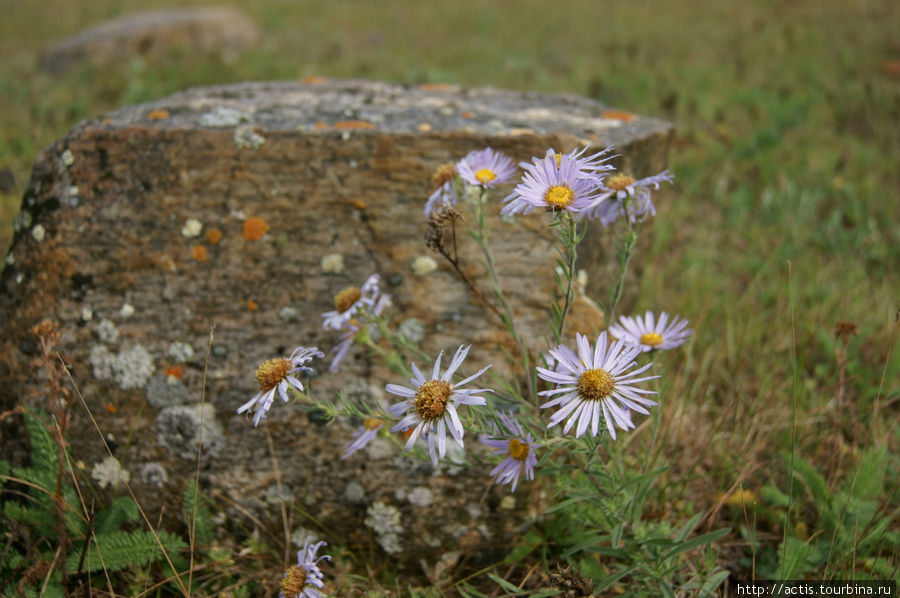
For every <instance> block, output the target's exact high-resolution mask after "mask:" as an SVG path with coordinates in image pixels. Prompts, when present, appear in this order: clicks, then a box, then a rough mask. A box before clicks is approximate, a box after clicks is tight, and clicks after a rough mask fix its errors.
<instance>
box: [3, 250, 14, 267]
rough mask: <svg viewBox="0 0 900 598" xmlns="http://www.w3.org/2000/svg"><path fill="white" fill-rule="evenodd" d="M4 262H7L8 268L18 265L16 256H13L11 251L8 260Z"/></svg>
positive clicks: (7, 255) (7, 256)
mask: <svg viewBox="0 0 900 598" xmlns="http://www.w3.org/2000/svg"><path fill="white" fill-rule="evenodd" d="M4 261H5V262H6V265H7V266H12V265H13V264H15V263H16V256H15V254H13V252H12V251H10V252H9V253H7V254H6V260H4Z"/></svg>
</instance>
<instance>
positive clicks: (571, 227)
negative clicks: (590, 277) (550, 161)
mask: <svg viewBox="0 0 900 598" xmlns="http://www.w3.org/2000/svg"><path fill="white" fill-rule="evenodd" d="M562 221H565V222H564V224H565V225H566V226H565V228H563V229H562V230H561V231H560V235H559V236H560V241H561V242H562V244H563V247H564V248H565V252H566V267H565V271H564V272H563V275H564V276H565V278H566V290H565V292H564V293H563V306H562V309H561V310H560V312H559V316H558V317H557V322H556V329H555V330H553V337H554V338H555V339H556V342H557V343H560V342H562V333H563V327H564V326H565V324H566V314H568V312H569V308H570V307H571V306H572V301H573V299H574V297H573V295H574V285H573V282H574V280H575V262H576V260H577V259H578V241H579V240H580V239H579V237H578V223H577V222H576V221H575V217H574V216H572V213H571V212H569V211H566V210H564V211H562V212H560V213H559V214H558V215H557V217H556V218H555V219H554V225H556V226H560V225H561V224H562V223H563V222H562Z"/></svg>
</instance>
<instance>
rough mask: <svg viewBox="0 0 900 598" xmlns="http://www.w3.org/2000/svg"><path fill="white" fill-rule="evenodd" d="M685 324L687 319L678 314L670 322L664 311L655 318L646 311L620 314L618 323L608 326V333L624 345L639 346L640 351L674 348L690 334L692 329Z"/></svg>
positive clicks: (651, 313)
mask: <svg viewBox="0 0 900 598" xmlns="http://www.w3.org/2000/svg"><path fill="white" fill-rule="evenodd" d="M667 324H668V326H667ZM687 325H688V321H687V320H683V319H682V320H679V317H678V316H675V319H673V320H672V322H671V323H670V322H669V314H667V313H666V312H662V313H661V314H660V315H659V320H656V319H655V318H654V316H653V312H652V311H648V312H647V313H646V314H645V315H644V316H637V317H634V318H632V317H628V316H620V317H619V323H618V324H613V325H612V326H610V327H609V333H610V334H611V335H612V336H613V337H614V338H617V339H619V340H620V341H622V342H623V343H625V344H626V345H636V346H639V347H640V348H641V350H642V351H650V350H652V349H674V348H675V347H677V346H678V345H681V344H683V343H684V342H686V341H687V340H688V338H689V337H690V336H691V333H692V332H693V330H691V329H690V328H688V327H687Z"/></svg>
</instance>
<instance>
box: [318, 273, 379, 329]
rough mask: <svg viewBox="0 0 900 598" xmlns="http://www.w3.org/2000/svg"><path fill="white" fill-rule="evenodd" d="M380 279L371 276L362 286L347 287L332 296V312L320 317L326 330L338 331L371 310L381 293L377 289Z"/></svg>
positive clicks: (376, 276)
mask: <svg viewBox="0 0 900 598" xmlns="http://www.w3.org/2000/svg"><path fill="white" fill-rule="evenodd" d="M379 280H380V277H379V276H378V275H377V274H373V275H372V276H370V277H369V278H368V279H366V282H365V283H364V284H363V286H362V287H361V288H360V287H347V288H345V289H344V290H342V291H341V292H339V293H338V294H337V295H335V296H334V310H333V311H329V312H325V313H324V314H322V317H323V318H325V322H324V323H323V324H322V327H323V328H325V329H326V330H340V329H341V328H343V327H344V325H345V324H346V323H347V322H349V321H350V320H352V319H353V318H356V317H358V316H359V315H360V313H362V312H364V311H365V310H367V309H373V308H374V307H375V305H376V304H377V302H378V301H379V296H380V295H381V291H380V290H379V289H378V282H379Z"/></svg>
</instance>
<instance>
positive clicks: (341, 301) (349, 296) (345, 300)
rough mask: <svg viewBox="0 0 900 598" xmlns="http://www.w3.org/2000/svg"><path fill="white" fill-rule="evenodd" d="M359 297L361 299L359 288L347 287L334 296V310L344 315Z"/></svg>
mask: <svg viewBox="0 0 900 598" xmlns="http://www.w3.org/2000/svg"><path fill="white" fill-rule="evenodd" d="M360 297H362V291H360V290H359V287H347V288H346V289H344V290H343V291H341V292H340V293H338V294H337V295H335V296H334V308H335V309H336V310H338V312H340V313H344V312H345V311H347V310H348V309H350V308H351V307H353V304H354V303H356V302H357V301H359V298H360Z"/></svg>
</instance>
